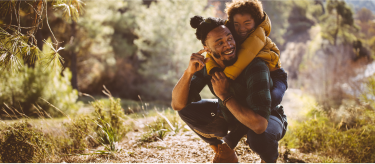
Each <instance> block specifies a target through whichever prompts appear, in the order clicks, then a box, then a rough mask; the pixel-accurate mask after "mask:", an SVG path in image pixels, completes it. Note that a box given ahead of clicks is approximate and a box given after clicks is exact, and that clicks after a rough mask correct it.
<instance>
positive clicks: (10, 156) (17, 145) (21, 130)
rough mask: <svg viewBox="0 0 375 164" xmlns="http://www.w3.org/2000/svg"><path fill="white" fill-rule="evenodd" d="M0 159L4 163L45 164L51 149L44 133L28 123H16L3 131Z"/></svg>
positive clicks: (0, 141)
mask: <svg viewBox="0 0 375 164" xmlns="http://www.w3.org/2000/svg"><path fill="white" fill-rule="evenodd" d="M0 136H1V138H0V139H1V140H0V152H1V153H0V159H1V162H4V163H18V162H22V163H25V162H27V163H30V162H43V161H45V160H46V158H47V156H48V155H49V154H48V153H49V152H48V150H49V148H50V147H51V145H50V143H49V142H47V141H46V138H45V136H44V134H43V133H41V132H39V131H38V130H37V129H35V128H33V127H32V126H31V125H30V124H29V123H27V122H20V123H15V124H13V125H10V126H8V127H6V128H5V129H4V130H2V131H1V135H0Z"/></svg>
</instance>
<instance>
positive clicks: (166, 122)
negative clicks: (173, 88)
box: [139, 110, 185, 143]
mask: <svg viewBox="0 0 375 164" xmlns="http://www.w3.org/2000/svg"><path fill="white" fill-rule="evenodd" d="M171 112H175V111H171V110H167V111H166V112H163V113H164V114H163V113H159V112H157V114H158V117H157V118H156V120H155V121H154V122H152V123H148V124H147V125H146V126H147V129H146V132H145V133H144V134H143V135H142V137H141V139H140V140H139V141H140V142H141V143H144V142H155V141H159V140H163V139H164V138H165V137H166V136H167V135H168V134H169V135H176V134H178V133H179V132H180V131H181V129H182V127H183V126H184V125H185V124H184V123H183V122H182V120H181V119H180V117H179V116H178V115H177V113H171Z"/></svg>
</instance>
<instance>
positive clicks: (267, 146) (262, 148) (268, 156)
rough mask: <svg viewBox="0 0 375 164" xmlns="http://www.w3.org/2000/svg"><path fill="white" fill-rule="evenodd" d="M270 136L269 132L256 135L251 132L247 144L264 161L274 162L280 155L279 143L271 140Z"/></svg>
mask: <svg viewBox="0 0 375 164" xmlns="http://www.w3.org/2000/svg"><path fill="white" fill-rule="evenodd" d="M269 135H270V134H268V133H267V132H264V133H262V134H256V133H255V132H253V131H251V130H250V132H249V133H248V136H247V141H246V142H247V143H248V144H249V146H250V148H251V149H252V150H253V151H254V152H256V153H257V154H259V156H260V157H261V159H262V160H264V161H266V162H274V161H275V160H276V159H277V157H278V155H279V153H278V142H277V141H276V140H275V139H272V138H270V136H269Z"/></svg>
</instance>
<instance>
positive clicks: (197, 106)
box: [178, 100, 217, 124]
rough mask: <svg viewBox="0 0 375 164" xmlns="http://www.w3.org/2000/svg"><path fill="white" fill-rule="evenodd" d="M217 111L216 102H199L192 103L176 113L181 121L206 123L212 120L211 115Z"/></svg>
mask: <svg viewBox="0 0 375 164" xmlns="http://www.w3.org/2000/svg"><path fill="white" fill-rule="evenodd" d="M216 110H217V101H213V100H201V101H198V102H192V103H190V104H188V105H186V106H185V107H184V108H183V109H181V110H180V111H178V114H179V115H180V117H181V119H182V120H183V121H185V122H189V123H193V124H194V123H208V122H210V120H211V119H212V118H211V117H212V116H211V113H213V112H215V111H216Z"/></svg>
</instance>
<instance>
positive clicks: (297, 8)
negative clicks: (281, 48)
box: [285, 1, 314, 37]
mask: <svg viewBox="0 0 375 164" xmlns="http://www.w3.org/2000/svg"><path fill="white" fill-rule="evenodd" d="M310 5H312V4H311V1H292V5H291V11H290V13H289V16H288V23H289V26H288V28H287V33H286V34H285V35H286V36H287V37H288V36H289V37H290V36H292V35H295V34H299V33H301V32H306V31H307V30H308V29H310V28H311V27H312V26H313V25H314V22H313V21H312V20H311V19H310V18H309V15H308V13H307V11H308V6H310Z"/></svg>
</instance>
